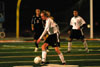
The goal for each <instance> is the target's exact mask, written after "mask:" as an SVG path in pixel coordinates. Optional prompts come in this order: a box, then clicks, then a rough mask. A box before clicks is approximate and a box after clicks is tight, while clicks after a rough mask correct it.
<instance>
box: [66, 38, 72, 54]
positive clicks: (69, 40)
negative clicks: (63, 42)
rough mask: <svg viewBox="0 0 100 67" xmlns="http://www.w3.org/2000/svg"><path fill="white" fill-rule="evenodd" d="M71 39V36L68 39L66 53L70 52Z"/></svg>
mask: <svg viewBox="0 0 100 67" xmlns="http://www.w3.org/2000/svg"><path fill="white" fill-rule="evenodd" d="M72 40H73V39H72V38H69V39H68V50H67V52H68V53H70V51H71V46H72Z"/></svg>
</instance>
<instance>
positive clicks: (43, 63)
mask: <svg viewBox="0 0 100 67" xmlns="http://www.w3.org/2000/svg"><path fill="white" fill-rule="evenodd" d="M45 64H49V62H43V61H42V62H41V64H40V65H45Z"/></svg>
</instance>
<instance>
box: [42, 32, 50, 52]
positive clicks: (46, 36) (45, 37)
mask: <svg viewBox="0 0 100 67" xmlns="http://www.w3.org/2000/svg"><path fill="white" fill-rule="evenodd" d="M47 38H48V34H46V35H45V36H44V37H43V39H44V41H45V40H46V39H47ZM46 49H47V50H46V51H47V52H49V47H48V46H47V48H46Z"/></svg>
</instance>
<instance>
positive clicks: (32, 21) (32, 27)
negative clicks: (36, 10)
mask: <svg viewBox="0 0 100 67" xmlns="http://www.w3.org/2000/svg"><path fill="white" fill-rule="evenodd" d="M31 29H32V31H34V16H33V17H32V20H31Z"/></svg>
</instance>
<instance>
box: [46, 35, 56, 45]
mask: <svg viewBox="0 0 100 67" xmlns="http://www.w3.org/2000/svg"><path fill="white" fill-rule="evenodd" d="M45 43H48V45H49V46H52V47H58V45H57V34H52V35H49V36H48V38H47V39H46V40H45Z"/></svg>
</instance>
